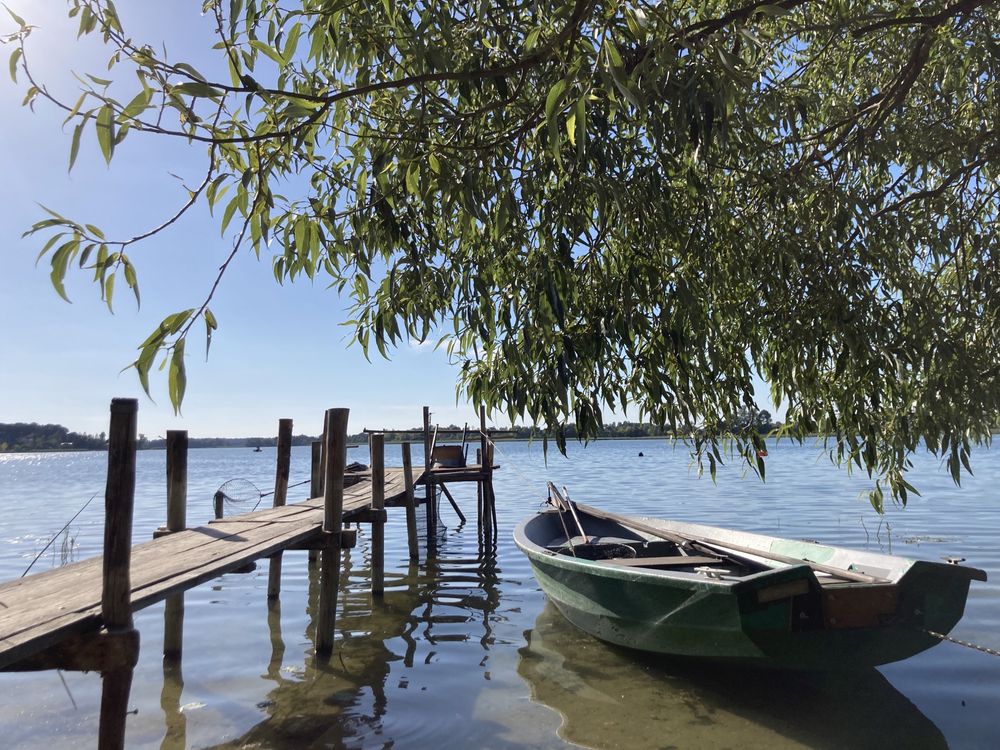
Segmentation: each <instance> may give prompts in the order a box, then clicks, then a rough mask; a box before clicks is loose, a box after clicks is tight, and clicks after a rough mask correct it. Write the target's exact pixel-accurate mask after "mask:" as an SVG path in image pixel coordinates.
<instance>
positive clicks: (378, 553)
mask: <svg viewBox="0 0 1000 750" xmlns="http://www.w3.org/2000/svg"><path fill="white" fill-rule="evenodd" d="M368 444H369V447H370V453H371V467H372V510H373V511H374V513H373V514H372V516H373V517H372V596H382V595H383V594H384V593H385V523H383V521H382V520H381V511H383V510H384V509H385V435H384V434H382V433H381V432H373V433H372V434H371V435H370V436H369V438H368Z"/></svg>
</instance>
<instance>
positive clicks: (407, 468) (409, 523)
mask: <svg viewBox="0 0 1000 750" xmlns="http://www.w3.org/2000/svg"><path fill="white" fill-rule="evenodd" d="M402 449H403V486H404V487H405V488H406V541H407V544H408V545H409V548H410V559H411V560H419V559H420V544H419V541H418V540H417V503H416V499H415V498H414V495H413V457H412V456H411V454H410V444H409V443H403V445H402Z"/></svg>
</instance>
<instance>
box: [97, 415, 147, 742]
mask: <svg viewBox="0 0 1000 750" xmlns="http://www.w3.org/2000/svg"><path fill="white" fill-rule="evenodd" d="M138 412H139V402H138V401H137V400H136V399H134V398H116V399H112V401H111V425H110V427H109V429H108V480H107V486H106V488H105V493H104V558H103V590H102V593H101V619H102V620H103V621H104V627H105V628H107V630H108V632H109V633H111V634H115V635H124V634H126V633H130V634H133V637H135V638H136V640H138V637H137V634H134V631H133V627H132V604H131V601H130V597H131V593H132V583H131V577H130V572H129V564H130V562H131V558H132V514H133V508H134V502H135V451H136V425H137V421H138ZM135 655H136V656H137V655H138V654H135ZM134 665H135V661H134V660H133V661H132V664H131V665H130V666H128V667H126V668H116V669H111V670H108V671H103V672H101V681H102V683H103V685H102V692H101V719H100V728H99V730H98V747H99V748H101V750H112V749H114V750H117V748H123V747H125V716H126V714H127V713H128V696H129V691H130V689H131V687H132V668H133V666H134Z"/></svg>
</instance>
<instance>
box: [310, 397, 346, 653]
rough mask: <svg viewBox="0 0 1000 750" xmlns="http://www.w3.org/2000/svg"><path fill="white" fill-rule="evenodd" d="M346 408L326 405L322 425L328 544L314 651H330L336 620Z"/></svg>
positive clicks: (324, 502)
mask: <svg viewBox="0 0 1000 750" xmlns="http://www.w3.org/2000/svg"><path fill="white" fill-rule="evenodd" d="M349 414H350V410H348V409H328V410H327V412H326V427H325V429H324V432H323V434H324V438H325V442H324V447H325V450H324V454H325V458H326V461H325V464H326V466H325V476H324V487H323V531H324V532H325V534H326V535H327V537H328V539H327V545H326V546H325V547H324V549H323V557H322V571H321V578H320V592H319V597H320V598H319V616H318V618H317V623H316V653H317V654H321V655H326V654H329V653H330V652H331V651H333V636H334V628H335V627H336V622H337V619H336V617H337V591H338V589H339V588H340V557H341V539H340V533H341V530H342V529H343V525H344V523H343V521H344V468H345V466H346V465H347V419H348V416H349Z"/></svg>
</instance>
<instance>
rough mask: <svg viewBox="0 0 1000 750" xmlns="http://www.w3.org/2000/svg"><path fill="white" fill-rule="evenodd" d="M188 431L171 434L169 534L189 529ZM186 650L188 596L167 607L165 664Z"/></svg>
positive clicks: (173, 598)
mask: <svg viewBox="0 0 1000 750" xmlns="http://www.w3.org/2000/svg"><path fill="white" fill-rule="evenodd" d="M187 460H188V434H187V430H167V527H166V531H167V533H168V534H169V533H174V532H177V531H183V530H184V529H185V528H187ZM183 650H184V593H183V592H181V593H177V594H171V595H170V596H168V597H167V601H166V603H165V604H164V607H163V660H164V661H165V662H179V661H180V660H181V655H182V653H183Z"/></svg>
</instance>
